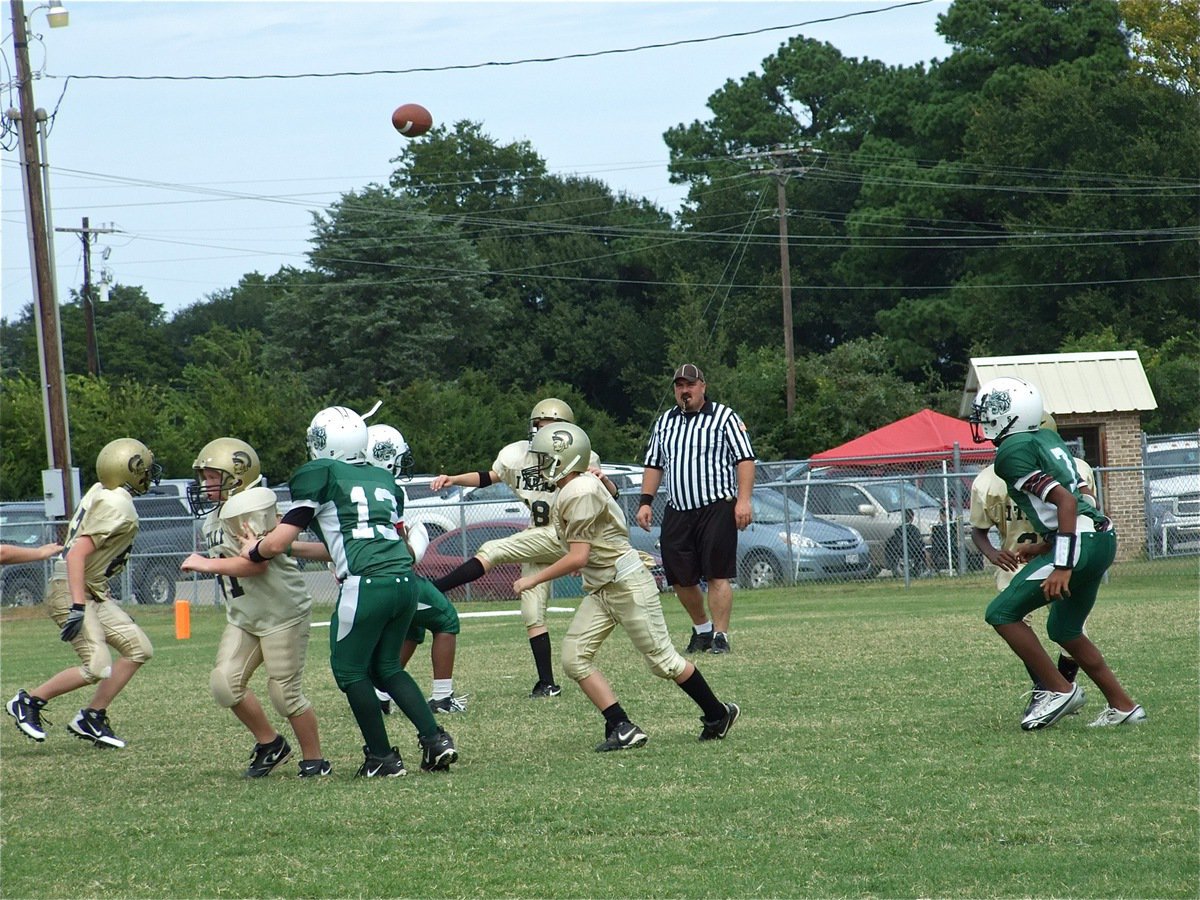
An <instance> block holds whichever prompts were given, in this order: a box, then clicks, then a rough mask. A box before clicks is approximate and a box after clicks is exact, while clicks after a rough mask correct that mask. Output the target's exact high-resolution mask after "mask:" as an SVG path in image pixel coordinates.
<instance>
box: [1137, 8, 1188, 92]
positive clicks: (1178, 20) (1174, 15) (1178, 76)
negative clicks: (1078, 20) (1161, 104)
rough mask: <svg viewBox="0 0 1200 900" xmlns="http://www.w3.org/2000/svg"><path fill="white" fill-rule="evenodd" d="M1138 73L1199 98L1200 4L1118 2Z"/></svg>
mask: <svg viewBox="0 0 1200 900" xmlns="http://www.w3.org/2000/svg"><path fill="white" fill-rule="evenodd" d="M1118 6H1119V7H1120V11H1121V18H1122V19H1124V20H1125V25H1126V27H1127V28H1128V29H1129V32H1130V45H1131V47H1132V49H1133V55H1134V62H1135V64H1136V66H1137V71H1138V72H1139V73H1140V74H1142V75H1146V76H1148V77H1150V78H1153V79H1154V80H1155V81H1157V82H1159V83H1160V84H1164V85H1167V86H1168V87H1171V88H1174V89H1176V90H1178V91H1180V92H1182V93H1184V94H1187V95H1188V96H1190V97H1193V98H1194V97H1196V96H1197V95H1200V0H1120V3H1119V4H1118Z"/></svg>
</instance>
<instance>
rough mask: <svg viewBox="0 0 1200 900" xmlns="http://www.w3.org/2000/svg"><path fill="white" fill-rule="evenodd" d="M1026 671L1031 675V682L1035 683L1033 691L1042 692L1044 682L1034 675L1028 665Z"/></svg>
mask: <svg viewBox="0 0 1200 900" xmlns="http://www.w3.org/2000/svg"><path fill="white" fill-rule="evenodd" d="M1025 671H1026V672H1028V673H1029V680H1030V681H1032V682H1033V689H1034V690H1035V691H1040V690H1042V680H1041V679H1040V678H1038V677H1037V676H1036V675H1034V674H1033V669H1031V668H1029V664H1028V663H1026V664H1025Z"/></svg>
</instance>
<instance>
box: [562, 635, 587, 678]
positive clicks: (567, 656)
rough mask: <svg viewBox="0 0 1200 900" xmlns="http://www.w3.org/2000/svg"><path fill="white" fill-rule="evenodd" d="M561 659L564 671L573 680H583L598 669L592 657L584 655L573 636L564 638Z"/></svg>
mask: <svg viewBox="0 0 1200 900" xmlns="http://www.w3.org/2000/svg"><path fill="white" fill-rule="evenodd" d="M561 661H562V670H563V672H565V673H566V676H567V677H568V678H570V679H571V680H572V681H576V682H578V681H583V679H585V678H587V677H588V676H589V675H591V674H592V673H593V672H595V671H596V667H595V666H594V665H593V664H592V657H591V656H584V655H583V654H582V653H581V651H580V649H579V643H578V642H577V641H575V640H574V639H573V638H563V644H562V660H561Z"/></svg>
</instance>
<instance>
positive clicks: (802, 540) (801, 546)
mask: <svg viewBox="0 0 1200 900" xmlns="http://www.w3.org/2000/svg"><path fill="white" fill-rule="evenodd" d="M779 539H780V540H781V541H783V542H784V543H785V544H791V545H792V546H793V547H795V548H796V549H797V550H813V549H816V548H817V547H819V546H821V545H820V544H818V543H817V542H816V541H814V540H813V539H812V538H810V537H808V536H807V535H803V534H800V533H799V532H798V531H781V532H779Z"/></svg>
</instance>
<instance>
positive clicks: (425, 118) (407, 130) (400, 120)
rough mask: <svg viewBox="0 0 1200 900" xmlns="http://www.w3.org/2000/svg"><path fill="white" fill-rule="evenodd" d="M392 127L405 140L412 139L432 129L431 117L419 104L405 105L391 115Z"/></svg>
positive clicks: (397, 108) (398, 107)
mask: <svg viewBox="0 0 1200 900" xmlns="http://www.w3.org/2000/svg"><path fill="white" fill-rule="evenodd" d="M392 125H394V126H395V127H396V130H397V131H398V132H400V133H401V134H402V135H404V136H405V137H406V138H414V137H417V136H418V135H422V134H424V133H425V132H427V131H428V130H429V129H430V128H432V127H433V116H431V115H430V114H429V110H427V109H426V108H425V107H423V106H422V105H421V104H419V103H405V104H404V105H403V106H397V107H396V111H395V112H394V113H392Z"/></svg>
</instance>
